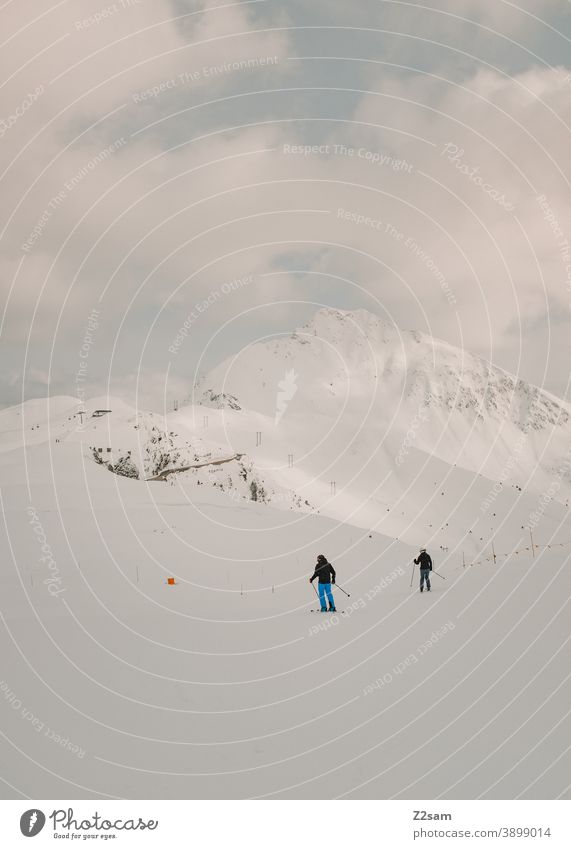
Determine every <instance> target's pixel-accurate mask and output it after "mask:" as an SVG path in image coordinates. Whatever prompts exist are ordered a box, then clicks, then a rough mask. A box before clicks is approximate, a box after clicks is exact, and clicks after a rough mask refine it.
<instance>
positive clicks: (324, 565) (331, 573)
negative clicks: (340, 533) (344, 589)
mask: <svg viewBox="0 0 571 849" xmlns="http://www.w3.org/2000/svg"><path fill="white" fill-rule="evenodd" d="M316 578H319V582H318V583H319V601H320V602H321V612H322V613H326V612H327V603H326V601H325V593H327V598H328V599H329V610H330V611H332V612H333V613H335V602H334V601H333V593H332V592H331V584H334V583H335V569H334V568H333V566H332V565H331V563H328V561H327V558H326V557H325V556H324V555H323V554H319V555H318V557H317V565H316V567H315V572H314V573H313V575H312V576H311V578H310V579H309V583H310V584H313V582H314V580H315V579H316Z"/></svg>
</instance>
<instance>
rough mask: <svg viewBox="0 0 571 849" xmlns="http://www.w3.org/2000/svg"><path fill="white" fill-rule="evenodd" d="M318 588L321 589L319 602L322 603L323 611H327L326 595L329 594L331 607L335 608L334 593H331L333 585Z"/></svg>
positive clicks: (319, 585)
mask: <svg viewBox="0 0 571 849" xmlns="http://www.w3.org/2000/svg"><path fill="white" fill-rule="evenodd" d="M317 586H318V587H319V601H320V603H321V609H322V610H327V602H326V601H325V593H327V598H328V599H329V605H330V607H335V602H334V601H333V593H332V592H331V584H318V585H317Z"/></svg>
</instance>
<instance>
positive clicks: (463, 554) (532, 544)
mask: <svg viewBox="0 0 571 849" xmlns="http://www.w3.org/2000/svg"><path fill="white" fill-rule="evenodd" d="M528 530H529V543H530V544H529V550H530V551H531V556H532V557H533V558H534V559H535V549H536V548H541V546H538V545H537V544H536V543H535V541H534V539H533V531H532V529H531V528H528ZM556 544H557V545H564V544H565V543H556ZM490 545H491V549H492V561H493V563H494V566H495V565H496V564H497V560H498V555H497V554H496V550H495V548H494V541H493V540H492V541H491V543H490ZM569 545H571V543H569ZM546 547H547V548H549V546H546ZM513 553H514V554H520V552H519V551H517V550H516V551H514V552H513ZM506 556H507V555H506ZM485 559H486V560H488V559H489V558H485ZM482 562H483V561H482V560H474V561H472V563H471V564H470V565H471V566H474V565H476V564H477V563H482ZM462 568H463V569H465V568H466V555H465V553H464V552H462Z"/></svg>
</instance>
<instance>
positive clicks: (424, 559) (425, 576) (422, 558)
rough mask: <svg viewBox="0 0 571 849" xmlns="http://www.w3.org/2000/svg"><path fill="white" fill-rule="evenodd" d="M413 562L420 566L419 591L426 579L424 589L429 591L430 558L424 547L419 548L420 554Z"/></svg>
mask: <svg viewBox="0 0 571 849" xmlns="http://www.w3.org/2000/svg"><path fill="white" fill-rule="evenodd" d="M414 562H415V563H416V565H417V566H420V592H422V589H423V586H424V582H425V581H426V589H427V591H428V592H430V573H431V571H432V560H431V559H430V554H427V553H426V549H425V548H421V549H420V554H419V555H418V557H416V558H415V560H414Z"/></svg>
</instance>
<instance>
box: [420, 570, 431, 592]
mask: <svg viewBox="0 0 571 849" xmlns="http://www.w3.org/2000/svg"><path fill="white" fill-rule="evenodd" d="M425 581H426V589H427V590H429V589H430V569H421V570H420V589H422V587H423V585H424V582H425Z"/></svg>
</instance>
